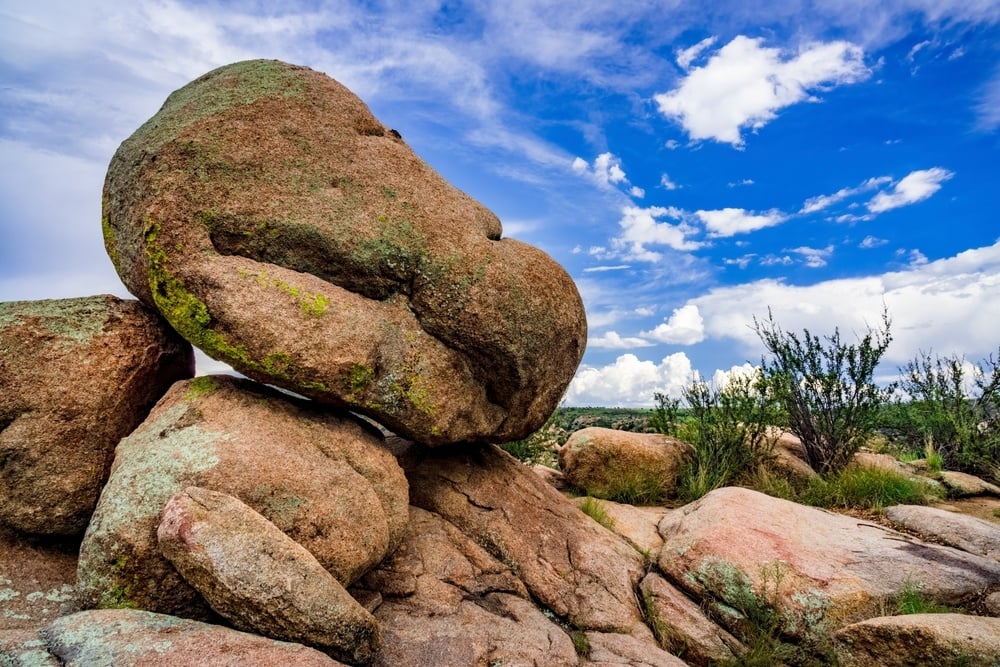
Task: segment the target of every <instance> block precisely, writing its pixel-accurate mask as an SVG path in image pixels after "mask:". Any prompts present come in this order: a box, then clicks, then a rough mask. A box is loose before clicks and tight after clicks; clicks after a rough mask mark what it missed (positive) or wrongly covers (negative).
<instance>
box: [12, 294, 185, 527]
mask: <svg viewBox="0 0 1000 667" xmlns="http://www.w3.org/2000/svg"><path fill="white" fill-rule="evenodd" d="M193 374H194V356H193V352H192V350H191V346H190V345H188V344H187V343H186V342H185V341H184V340H183V339H181V338H180V337H179V336H178V335H177V334H176V333H174V332H173V331H172V330H171V329H170V328H169V327H168V326H167V325H166V323H165V322H164V321H163V320H162V319H161V318H160V317H159V316H158V315H156V314H155V312H153V311H151V310H150V309H148V308H146V307H145V306H143V305H142V304H140V303H139V302H138V301H129V300H123V299H119V298H118V297H114V296H108V295H104V296H92V297H82V298H78V299H57V300H45V301H10V302H6V303H0V388H2V390H0V524H7V525H8V526H10V527H12V528H15V529H17V530H20V531H23V532H26V533H42V534H55V535H79V534H81V533H82V532H83V531H84V529H85V528H86V527H87V522H88V521H89V520H90V515H91V513H92V512H93V511H94V506H95V505H96V504H97V497H98V495H99V494H100V492H101V485H102V484H103V483H104V480H105V479H107V476H108V469H109V468H110V466H111V459H112V457H113V456H114V449H115V445H117V444H118V441H119V440H121V439H122V438H123V437H125V436H126V435H128V434H129V433H130V432H131V431H132V429H134V428H135V427H136V426H138V425H139V423H140V422H142V420H143V419H144V418H145V417H146V414H147V413H148V412H149V410H150V408H152V407H153V404H154V403H156V401H157V400H159V398H160V397H161V396H162V395H163V394H164V393H165V392H166V391H167V389H168V388H169V387H170V385H172V384H173V383H174V382H175V381H177V380H181V379H184V378H189V377H191V376H192V375H193Z"/></svg>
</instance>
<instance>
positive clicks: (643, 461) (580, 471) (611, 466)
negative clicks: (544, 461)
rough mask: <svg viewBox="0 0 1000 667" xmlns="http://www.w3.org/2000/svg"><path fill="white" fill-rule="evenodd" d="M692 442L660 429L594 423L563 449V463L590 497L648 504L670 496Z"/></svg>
mask: <svg viewBox="0 0 1000 667" xmlns="http://www.w3.org/2000/svg"><path fill="white" fill-rule="evenodd" d="M690 452H691V445H689V444H688V443H686V442H682V441H680V440H677V439H676V438H671V437H669V436H666V435H660V434H658V433H632V432H630V431H617V430H615V429H610V428H600V427H595V426H592V427H589V428H585V429H580V430H579V431H576V432H574V433H573V435H571V436H570V437H569V439H568V440H566V444H565V445H563V446H562V448H561V449H560V450H559V467H560V468H561V469H562V471H563V475H565V477H566V481H568V482H569V483H570V484H572V485H573V486H575V487H577V488H579V489H581V490H582V491H583V492H584V493H586V494H587V495H588V496H595V497H597V498H608V499H611V500H622V499H624V500H626V501H628V500H629V499H631V498H640V499H643V500H645V502H646V503H650V502H655V501H658V500H661V499H663V498H665V497H666V496H667V495H669V493H670V491H672V490H673V489H674V488H675V487H676V485H677V477H678V475H679V473H680V468H681V466H682V465H683V463H684V461H685V459H686V458H687V457H688V456H689V455H690Z"/></svg>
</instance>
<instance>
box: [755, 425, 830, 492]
mask: <svg viewBox="0 0 1000 667" xmlns="http://www.w3.org/2000/svg"><path fill="white" fill-rule="evenodd" d="M767 435H768V437H771V438H774V448H773V449H772V450H771V453H772V454H773V455H774V459H773V460H772V461H771V462H770V463H769V464H768V466H769V467H770V468H771V469H772V470H775V471H777V472H779V473H781V474H783V475H785V476H787V477H788V478H790V479H791V480H793V481H794V482H800V483H803V482H808V481H809V480H810V479H812V478H814V477H818V476H819V475H818V474H817V473H816V471H815V470H813V469H812V466H810V465H809V463H808V460H809V459H808V456H807V455H806V448H805V445H803V444H802V440H800V439H799V437H798V436H797V435H795V434H794V433H789V432H788V431H783V430H781V429H778V428H774V427H771V428H769V429H768V431H767Z"/></svg>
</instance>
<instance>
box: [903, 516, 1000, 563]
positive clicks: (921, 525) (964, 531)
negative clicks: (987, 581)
mask: <svg viewBox="0 0 1000 667" xmlns="http://www.w3.org/2000/svg"><path fill="white" fill-rule="evenodd" d="M885 515H886V518H887V519H889V520H890V521H895V522H896V523H899V524H902V525H903V526H905V527H906V528H908V529H910V530H912V531H914V532H915V533H917V534H919V535H922V536H923V537H925V538H934V539H936V540H938V541H940V542H943V543H945V544H948V545H950V546H953V547H956V548H958V549H961V550H962V551H968V552H969V553H971V554H976V555H979V556H986V557H987V558H992V559H993V560H995V561H1000V525H997V524H995V523H992V522H990V521H986V520H984V519H977V518H976V517H973V516H965V515H964V514H956V513H955V512H948V511H947V510H942V509H937V508H936V507H925V506H922V505H896V506H894V507H889V508H887V509H886V511H885Z"/></svg>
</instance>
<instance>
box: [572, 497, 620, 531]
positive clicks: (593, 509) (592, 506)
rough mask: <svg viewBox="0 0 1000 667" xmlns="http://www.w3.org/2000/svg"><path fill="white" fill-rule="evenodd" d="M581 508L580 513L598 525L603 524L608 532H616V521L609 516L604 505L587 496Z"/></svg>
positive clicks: (581, 503)
mask: <svg viewBox="0 0 1000 667" xmlns="http://www.w3.org/2000/svg"><path fill="white" fill-rule="evenodd" d="M579 507H580V511H582V512H583V513H584V514H586V515H587V516H589V517H590V518H591V519H593V520H594V521H596V522H597V523H599V524H601V525H602V526H604V527H605V528H607V529H608V530H614V527H615V520H614V519H612V518H611V517H610V516H608V511H607V510H606V509H605V508H604V505H602V504H601V501H599V500H597V499H596V498H591V497H590V496H587V497H586V498H584V499H583V501H581V502H580V505H579Z"/></svg>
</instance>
